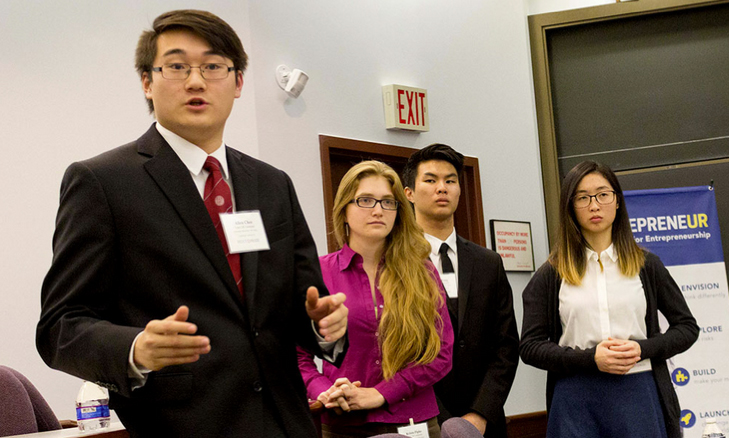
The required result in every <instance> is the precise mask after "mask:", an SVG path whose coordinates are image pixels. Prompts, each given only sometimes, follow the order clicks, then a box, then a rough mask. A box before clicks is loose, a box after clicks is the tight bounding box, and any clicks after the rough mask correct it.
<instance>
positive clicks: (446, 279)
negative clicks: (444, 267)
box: [440, 272, 458, 298]
mask: <svg viewBox="0 0 729 438" xmlns="http://www.w3.org/2000/svg"><path fill="white" fill-rule="evenodd" d="M440 281H441V282H442V283H443V287H444V288H445V291H446V295H448V298H458V282H457V281H456V274H454V273H452V272H451V273H449V274H440Z"/></svg>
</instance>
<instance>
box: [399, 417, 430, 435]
mask: <svg viewBox="0 0 729 438" xmlns="http://www.w3.org/2000/svg"><path fill="white" fill-rule="evenodd" d="M397 433H399V434H400V435H405V436H409V437H410V438H430V434H429V433H428V423H418V424H414V423H413V419H412V418H411V419H410V426H402V427H398V428H397Z"/></svg>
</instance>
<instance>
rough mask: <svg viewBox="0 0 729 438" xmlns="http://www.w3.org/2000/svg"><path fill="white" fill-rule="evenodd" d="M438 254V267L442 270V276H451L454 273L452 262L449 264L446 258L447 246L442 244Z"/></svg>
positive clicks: (449, 259)
mask: <svg viewBox="0 0 729 438" xmlns="http://www.w3.org/2000/svg"><path fill="white" fill-rule="evenodd" d="M438 252H439V253H440V266H441V267H442V269H443V272H442V273H443V274H453V273H455V272H456V271H454V270H453V262H451V258H450V257H448V244H447V243H445V242H443V244H442V245H441V246H440V249H439V250H438Z"/></svg>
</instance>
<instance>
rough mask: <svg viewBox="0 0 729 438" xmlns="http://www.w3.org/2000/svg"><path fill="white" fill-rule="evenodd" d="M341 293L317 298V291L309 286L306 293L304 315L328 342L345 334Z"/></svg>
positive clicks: (343, 298)
mask: <svg viewBox="0 0 729 438" xmlns="http://www.w3.org/2000/svg"><path fill="white" fill-rule="evenodd" d="M346 299H347V296H346V295H344V294H343V293H341V292H340V293H338V294H334V295H329V296H326V297H322V298H319V291H318V290H317V289H316V288H315V287H314V286H311V287H310V288H309V289H308V290H307V291H306V313H307V314H308V315H309V318H311V319H312V321H314V323H316V324H317V326H318V327H319V334H321V335H322V337H324V339H325V340H326V341H328V342H331V341H336V340H337V339H339V338H341V337H342V336H344V333H346V332H347V314H348V313H349V309H347V307H346V306H345V305H344V300H346Z"/></svg>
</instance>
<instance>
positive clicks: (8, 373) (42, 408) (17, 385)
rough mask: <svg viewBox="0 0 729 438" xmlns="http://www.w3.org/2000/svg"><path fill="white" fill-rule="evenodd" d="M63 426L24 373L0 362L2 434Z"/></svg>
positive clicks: (0, 426)
mask: <svg viewBox="0 0 729 438" xmlns="http://www.w3.org/2000/svg"><path fill="white" fill-rule="evenodd" d="M60 428H61V423H59V421H58V418H56V415H55V414H54V413H53V410H52V409H51V407H50V406H48V403H47V402H46V400H45V399H44V398H43V396H42V395H41V394H40V392H38V390H37V389H36V388H35V386H33V384H32V383H30V381H29V380H28V379H27V378H25V376H23V375H22V374H20V373H19V372H17V371H15V370H14V369H12V368H8V367H6V366H2V365H0V436H11V435H20V434H24V433H34V432H45V431H48V430H58V429H60Z"/></svg>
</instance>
